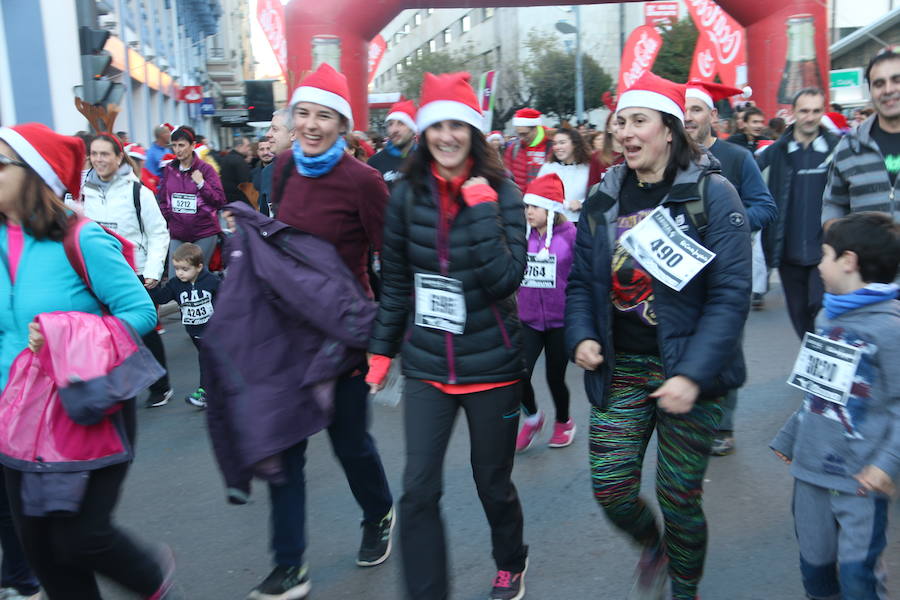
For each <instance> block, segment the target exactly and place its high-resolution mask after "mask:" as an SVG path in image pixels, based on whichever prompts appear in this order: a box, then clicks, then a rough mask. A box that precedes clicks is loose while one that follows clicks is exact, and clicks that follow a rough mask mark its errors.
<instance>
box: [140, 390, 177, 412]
mask: <svg viewBox="0 0 900 600" xmlns="http://www.w3.org/2000/svg"><path fill="white" fill-rule="evenodd" d="M174 395H175V390H173V389H172V388H169V389H167V390H166V391H164V392H150V396H148V397H147V401H146V402H144V406H145V407H146V408H156V407H157V406H165V405H166V404H168V403H169V400H171V399H172V396H174Z"/></svg>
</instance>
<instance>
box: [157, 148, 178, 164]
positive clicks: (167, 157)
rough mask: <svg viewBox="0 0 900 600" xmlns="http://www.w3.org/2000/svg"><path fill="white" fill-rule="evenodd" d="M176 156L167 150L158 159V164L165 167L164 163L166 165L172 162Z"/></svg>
mask: <svg viewBox="0 0 900 600" xmlns="http://www.w3.org/2000/svg"><path fill="white" fill-rule="evenodd" d="M176 158H177V157H176V156H175V155H174V154H172V153H171V152H167V153H165V154H163V157H162V158H161V159H159V166H160V167H165V166H166V165H168V164H169V163H170V162H172V161H173V160H175V159H176Z"/></svg>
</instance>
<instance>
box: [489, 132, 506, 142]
mask: <svg viewBox="0 0 900 600" xmlns="http://www.w3.org/2000/svg"><path fill="white" fill-rule="evenodd" d="M491 140H500V141H501V142H502V141H503V132H502V131H492V132H490V133H489V134H487V141H489V142H490V141H491Z"/></svg>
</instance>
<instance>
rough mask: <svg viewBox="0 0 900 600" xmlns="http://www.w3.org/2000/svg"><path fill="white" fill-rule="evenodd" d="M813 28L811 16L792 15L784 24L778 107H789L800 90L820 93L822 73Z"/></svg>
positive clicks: (813, 23)
mask: <svg viewBox="0 0 900 600" xmlns="http://www.w3.org/2000/svg"><path fill="white" fill-rule="evenodd" d="M815 36H816V26H815V19H814V18H813V16H812V15H793V16H791V17H788V20H787V39H788V49H787V59H786V60H785V63H784V72H783V73H782V75H781V85H779V86H778V103H779V104H788V105H790V104H791V103H793V101H794V96H795V95H796V94H797V92H799V91H800V90H802V89H803V88H808V87H815V88H819V89H822V73H821V72H820V71H819V63H818V62H817V61H816V42H815Z"/></svg>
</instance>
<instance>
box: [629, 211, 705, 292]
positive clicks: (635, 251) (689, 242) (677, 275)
mask: <svg viewBox="0 0 900 600" xmlns="http://www.w3.org/2000/svg"><path fill="white" fill-rule="evenodd" d="M619 243H621V244H622V246H623V247H624V248H625V250H627V251H628V253H629V254H631V256H633V257H634V259H635V260H637V261H638V262H639V263H641V266H642V267H644V268H645V269H646V270H647V272H649V273H650V275H652V276H653V277H654V278H656V279H658V280H659V281H661V282H663V283H664V284H666V285H667V286H669V287H670V288H672V289H673V290H675V291H681V290H682V289H683V288H684V286H686V285H687V284H688V283H689V282H690V281H691V280H692V279H693V278H694V277H696V276H697V274H698V273H699V272H700V271H702V270H703V268H704V267H705V266H706V265H708V264H709V263H711V262H712V261H713V259H714V258H715V257H716V254H715V252H712V251H711V250H709V249H707V248H704V247H703V246H702V245H701V244H699V243H698V242H696V241H694V240H693V239H691V238H690V237H688V236H686V235H685V234H684V233H683V232H682V231H681V230H680V229H679V228H678V226H677V225H676V224H675V221H673V220H672V217H671V216H669V211H668V210H667V209H665V208H663V207H662V206H658V207H656V208H655V209H654V210H653V212H651V213H650V214H649V215H647V216H646V218H644V220H643V221H641V222H640V223H638V224H637V225H635V226H634V227H633V228H631V229H629V230H628V231H627V232H625V233H624V234H623V235H622V237H621V238H620V239H619Z"/></svg>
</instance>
